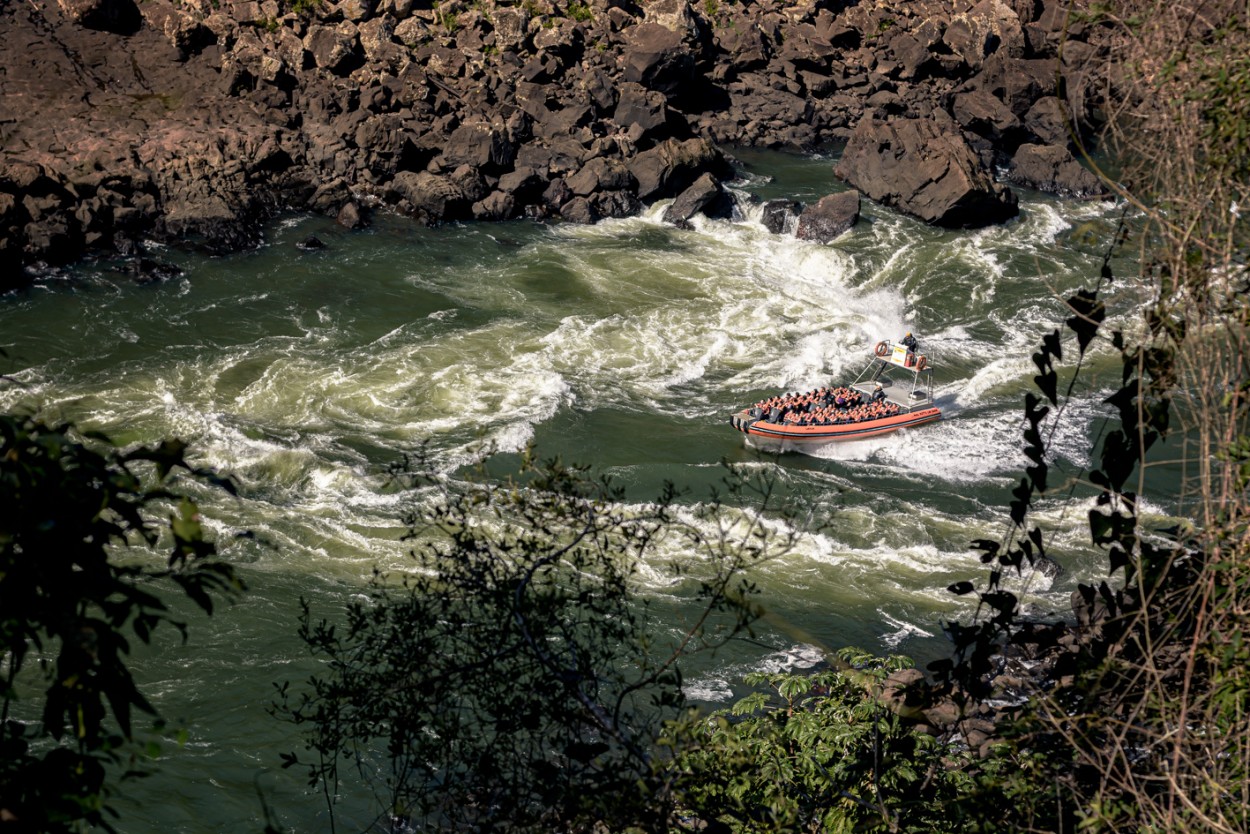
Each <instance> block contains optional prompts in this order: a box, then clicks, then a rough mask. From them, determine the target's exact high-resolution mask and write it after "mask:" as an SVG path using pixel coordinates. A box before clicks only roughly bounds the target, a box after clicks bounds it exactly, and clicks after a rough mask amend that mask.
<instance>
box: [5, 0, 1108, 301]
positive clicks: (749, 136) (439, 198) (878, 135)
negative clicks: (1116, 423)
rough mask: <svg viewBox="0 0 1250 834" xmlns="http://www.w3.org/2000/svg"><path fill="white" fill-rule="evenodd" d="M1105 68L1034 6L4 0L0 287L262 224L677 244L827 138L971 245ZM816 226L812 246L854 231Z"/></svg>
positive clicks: (838, 225) (1078, 173) (1087, 36)
mask: <svg viewBox="0 0 1250 834" xmlns="http://www.w3.org/2000/svg"><path fill="white" fill-rule="evenodd" d="M1109 48H1110V47H1109V45H1108V44H1107V43H1105V37H1104V35H1103V32H1102V31H1101V30H1100V29H1099V28H1098V27H1097V26H1095V25H1092V24H1090V23H1086V22H1084V20H1083V19H1082V18H1081V17H1080V16H1079V15H1072V14H1070V13H1069V12H1068V10H1067V3H1065V2H1062V0H981V2H976V3H972V2H965V0H887V1H886V2H873V3H867V2H850V1H848V0H814V2H812V1H811V0H800V2H782V0H762V2H758V3H750V4H743V3H734V2H728V0H699V2H697V3H691V2H688V0H648V2H645V3H643V4H635V3H634V2H631V0H589V2H582V0H522V2H520V3H517V4H504V3H500V2H496V0H475V2H472V3H470V2H466V0H443V2H436V3H434V4H432V5H431V4H430V3H429V2H426V0H261V1H260V2H257V0H143V2H141V3H139V4H136V3H135V2H134V0H15V2H11V3H8V4H5V5H4V6H3V8H0V287H2V286H5V285H8V286H12V285H16V284H19V283H21V282H23V281H24V280H26V273H24V272H23V271H22V269H21V268H22V267H29V266H31V265H35V264H40V263H43V264H58V263H67V262H71V261H75V260H78V259H80V258H82V257H84V256H86V255H91V254H104V255H110V254H120V255H134V254H137V253H138V252H139V248H140V244H141V242H142V241H144V240H148V239H153V240H164V241H170V240H177V241H183V242H186V243H189V244H192V245H198V246H203V247H207V248H208V249H210V250H213V251H229V250H234V249H238V248H241V247H246V246H249V245H254V244H255V243H256V242H257V241H258V229H259V228H260V221H262V220H263V219H264V218H266V217H268V216H270V215H272V214H273V213H275V212H277V211H282V210H287V209H295V210H309V211H315V212H323V213H328V214H332V215H335V216H337V217H338V219H339V221H340V222H341V223H343V224H344V225H347V226H349V227H355V226H358V225H361V224H364V223H367V222H368V215H369V213H370V212H371V211H374V210H379V209H388V210H395V211H400V212H403V213H406V214H409V215H411V216H413V217H416V218H419V219H420V220H422V221H424V222H428V223H438V222H444V221H454V220H469V219H474V220H505V219H510V218H516V217H534V218H552V219H560V220H566V221H572V222H579V223H589V222H594V221H596V220H598V219H600V218H604V217H619V216H624V215H629V214H632V213H635V212H637V211H638V210H639V209H640V208H641V206H642V205H643V204H645V203H650V202H653V201H655V200H659V199H664V198H669V197H676V198H678V200H677V201H676V202H675V203H674V205H673V206H672V207H671V209H670V211H669V217H668V219H669V220H671V221H672V222H677V223H681V222H684V221H685V220H687V219H688V218H689V217H691V216H693V215H694V214H695V213H697V212H700V211H704V212H708V213H715V212H724V211H726V210H727V201H726V200H725V199H724V194H723V190H722V186H721V183H722V182H723V181H724V180H726V179H727V178H730V177H732V176H733V169H732V165H731V160H730V159H729V158H728V157H727V156H726V154H725V152H724V151H723V150H722V149H726V148H732V147H733V146H736V145H745V146H767V147H783V148H792V149H800V150H801V149H813V148H817V147H821V146H825V145H828V144H830V143H835V142H845V143H846V149H845V152H844V153H843V156H842V160H841V162H840V164H839V166H838V168H837V173H838V175H839V176H840V177H842V178H843V179H845V180H846V181H847V182H848V183H849V184H850V185H851V186H852V187H853V188H855V189H857V190H858V191H860V192H862V193H863V194H864V195H865V196H867V197H869V198H871V199H873V200H877V201H880V202H882V203H884V204H886V205H890V206H893V207H896V208H898V209H899V210H901V211H905V212H908V213H911V214H913V215H915V216H917V217H919V218H921V219H923V220H925V221H927V222H931V223H936V224H942V225H950V226H978V225H985V224H987V223H995V222H1000V221H1002V220H1005V219H1008V218H1010V217H1012V216H1014V214H1015V212H1016V197H1015V195H1014V194H1013V193H1012V191H1011V190H1010V187H1009V185H1008V184H1007V183H1005V182H1003V181H1002V180H1006V181H1007V182H1009V183H1016V184H1020V185H1024V186H1027V187H1031V188H1040V189H1044V190H1048V191H1053V192H1057V193H1064V194H1069V195H1071V196H1074V197H1088V196H1092V195H1096V194H1098V193H1100V192H1101V189H1100V187H1099V184H1098V182H1097V180H1096V179H1095V178H1094V177H1093V176H1092V175H1091V174H1090V173H1089V172H1088V171H1086V170H1085V169H1084V168H1083V167H1082V166H1081V165H1080V164H1079V163H1078V161H1077V160H1076V158H1075V157H1074V155H1073V147H1074V146H1073V139H1074V138H1075V137H1077V136H1079V135H1082V134H1086V133H1088V132H1090V131H1091V130H1093V129H1094V128H1095V127H1096V126H1097V121H1098V108H1099V103H1100V101H1101V100H1102V97H1103V96H1104V95H1105V93H1104V91H1103V89H1102V84H1103V81H1102V80H1101V78H1100V76H1099V75H1098V73H1097V72H1096V71H1094V68H1096V67H1098V66H1099V64H1100V63H1101V61H1100V59H1105V57H1106V55H1107V52H1108V50H1109ZM1060 94H1062V95H1060ZM852 201H853V200H852ZM840 202H841V203H843V204H845V203H847V201H846V200H842V201H840ZM821 203H825V205H823V206H822V205H821V204H820V203H818V204H816V205H814V206H812V207H811V208H810V210H811V211H813V212H816V214H814V215H813V216H811V217H810V218H809V222H807V223H806V224H801V226H803V227H804V228H807V229H813V230H816V231H815V232H813V234H815V235H817V236H820V237H823V238H827V237H828V234H829V232H830V230H839V229H843V228H845V226H846V225H847V220H848V219H849V222H854V216H855V214H857V203H856V205H854V206H852V205H842V206H840V207H831V206H830V205H829V204H828V203H826V201H821ZM787 211H790V209H789V208H788V207H786V206H780V207H778V212H780V213H781V214H783V215H784V214H785V213H786V212H787ZM831 211H832V212H834V213H836V214H838V215H839V216H837V217H833V218H830V217H828V216H827V215H828V214H829V213H830V212H831ZM821 230H823V231H821Z"/></svg>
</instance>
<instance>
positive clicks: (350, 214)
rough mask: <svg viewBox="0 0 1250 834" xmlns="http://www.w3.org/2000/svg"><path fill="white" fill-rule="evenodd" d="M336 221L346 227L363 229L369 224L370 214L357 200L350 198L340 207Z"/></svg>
mask: <svg viewBox="0 0 1250 834" xmlns="http://www.w3.org/2000/svg"><path fill="white" fill-rule="evenodd" d="M334 221H335V222H336V223H338V224H339V225H340V226H342V227H343V228H344V229H363V228H365V227H366V226H368V225H369V218H368V215H367V214H366V212H365V211H364V210H362V209H361V207H360V206H359V205H357V204H356V201H355V200H348V201H347V202H346V203H344V204H343V207H342V208H340V209H339V213H338V214H337V215H336V216H335V218H334Z"/></svg>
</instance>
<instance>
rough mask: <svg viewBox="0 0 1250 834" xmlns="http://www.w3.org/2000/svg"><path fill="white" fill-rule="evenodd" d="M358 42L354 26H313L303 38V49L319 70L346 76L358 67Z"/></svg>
mask: <svg viewBox="0 0 1250 834" xmlns="http://www.w3.org/2000/svg"><path fill="white" fill-rule="evenodd" d="M359 47H360V44H359V40H358V37H357V32H356V27H355V25H354V24H352V23H350V22H348V21H343V22H342V23H340V24H339V25H338V26H337V27H333V28H332V27H329V26H314V27H312V29H311V30H310V31H309V33H308V34H307V35H306V36H305V37H304V48H305V49H307V50H308V52H309V54H310V55H312V59H313V62H314V63H315V64H316V65H317V66H318V67H320V68H321V69H323V70H325V71H327V72H332V73H334V74H335V75H347V74H348V73H349V72H351V71H352V70H354V69H355V68H356V67H358V66H360V62H361V57H360V52H359Z"/></svg>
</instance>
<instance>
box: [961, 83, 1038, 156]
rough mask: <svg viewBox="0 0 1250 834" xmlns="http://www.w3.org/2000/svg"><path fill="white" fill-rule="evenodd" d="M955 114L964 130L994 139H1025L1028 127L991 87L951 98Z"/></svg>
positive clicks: (965, 92) (1018, 140)
mask: <svg viewBox="0 0 1250 834" xmlns="http://www.w3.org/2000/svg"><path fill="white" fill-rule="evenodd" d="M951 114H952V115H953V116H954V117H955V121H957V122H959V124H960V126H962V127H963V128H964V130H967V131H968V132H970V133H975V134H977V135H978V136H984V137H985V138H986V139H989V140H991V141H995V142H1001V141H1008V142H1011V141H1014V143H1015V144H1019V143H1020V141H1022V138H1023V132H1024V128H1023V126H1022V125H1021V124H1020V120H1019V119H1018V118H1016V114H1015V113H1012V112H1011V108H1009V107H1008V106H1007V105H1006V104H1003V102H1002V101H1000V100H999V99H998V98H997V97H996V96H994V95H993V94H992V93H990V92H989V91H987V90H967V91H964V92H962V93H958V94H956V95H955V97H954V98H953V99H952V101H951Z"/></svg>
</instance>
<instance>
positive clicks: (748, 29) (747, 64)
mask: <svg viewBox="0 0 1250 834" xmlns="http://www.w3.org/2000/svg"><path fill="white" fill-rule="evenodd" d="M716 43H717V45H718V46H719V47H720V48H721V49H722V50H723V51H725V52H726V53H728V54H729V61H730V64H729V66H730V68H731V69H733V70H734V71H736V72H746V71H749V70H756V69H760V68H762V67H765V66H767V65H768V60H769V58H771V57H772V53H771V50H770V49H769V44H768V40H767V39H766V38H765V37H764V32H763V31H762V30H761V29H760V27H759V24H758V23H756V22H755V21H753V20H750V19H749V18H747V17H746V16H745V15H743V16H742V18H741V19H740V20H735V21H734V23H733V25H731V26H726V27H723V28H720V29H717V30H716Z"/></svg>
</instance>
